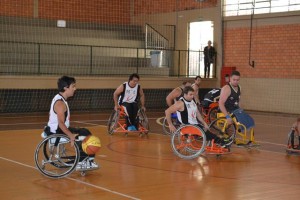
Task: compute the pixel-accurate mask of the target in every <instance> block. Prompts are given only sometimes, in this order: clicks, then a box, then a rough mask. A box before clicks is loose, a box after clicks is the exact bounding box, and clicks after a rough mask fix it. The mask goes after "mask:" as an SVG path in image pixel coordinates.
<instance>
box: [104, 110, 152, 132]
mask: <svg viewBox="0 0 300 200" xmlns="http://www.w3.org/2000/svg"><path fill="white" fill-rule="evenodd" d="M127 117H128V116H127V114H126V112H125V110H124V107H123V106H120V108H119V109H118V110H117V111H115V110H113V111H112V113H111V115H110V117H109V120H108V124H107V132H108V133H109V134H110V135H112V134H114V133H124V134H125V135H126V136H127V135H128V133H129V132H130V133H139V135H140V136H143V135H148V133H149V121H148V117H147V115H146V113H145V111H144V110H143V109H139V110H138V113H137V120H138V122H139V123H138V127H137V128H138V130H136V131H131V130H127V124H126V118H127Z"/></svg>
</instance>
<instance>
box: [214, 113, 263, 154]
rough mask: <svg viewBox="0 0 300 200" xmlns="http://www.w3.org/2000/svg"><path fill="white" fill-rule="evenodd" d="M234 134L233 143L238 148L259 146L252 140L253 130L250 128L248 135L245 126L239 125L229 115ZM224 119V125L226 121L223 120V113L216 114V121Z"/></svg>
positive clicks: (232, 116) (234, 118) (233, 117)
mask: <svg viewBox="0 0 300 200" xmlns="http://www.w3.org/2000/svg"><path fill="white" fill-rule="evenodd" d="M230 116H231V118H232V121H233V124H234V127H235V130H236V134H235V141H234V143H235V144H236V145H238V146H245V147H247V148H252V147H259V146H260V145H259V144H258V143H257V142H256V141H255V138H254V128H253V127H252V128H250V130H249V134H247V133H248V130H247V128H246V126H245V125H244V124H241V123H240V122H238V121H237V119H236V117H235V116H234V115H233V114H230ZM220 118H221V119H223V120H224V119H225V121H226V123H227V120H226V118H225V115H224V114H223V113H218V114H217V120H218V119H220Z"/></svg>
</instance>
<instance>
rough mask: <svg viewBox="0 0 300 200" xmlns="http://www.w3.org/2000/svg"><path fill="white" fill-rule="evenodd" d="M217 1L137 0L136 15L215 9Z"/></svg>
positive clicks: (135, 4) (135, 3) (135, 2)
mask: <svg viewBox="0 0 300 200" xmlns="http://www.w3.org/2000/svg"><path fill="white" fill-rule="evenodd" d="M216 5H217V0H210V1H205V2H201V3H199V2H197V1H196V0H180V1H177V0H151V1H149V0H136V1H134V14H136V15H138V14H155V13H168V12H175V11H183V10H193V9H199V8H209V7H215V6H216Z"/></svg>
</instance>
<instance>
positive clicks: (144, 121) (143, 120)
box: [137, 109, 150, 134]
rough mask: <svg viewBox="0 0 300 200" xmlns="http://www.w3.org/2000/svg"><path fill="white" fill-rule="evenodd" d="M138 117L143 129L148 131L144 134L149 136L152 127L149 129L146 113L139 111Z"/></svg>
mask: <svg viewBox="0 0 300 200" xmlns="http://www.w3.org/2000/svg"><path fill="white" fill-rule="evenodd" d="M137 117H138V119H139V123H140V125H142V126H143V128H144V129H145V130H146V131H144V133H145V134H148V132H149V128H150V127H149V121H148V117H147V115H146V113H145V111H144V110H143V109H139V111H138V114H137Z"/></svg>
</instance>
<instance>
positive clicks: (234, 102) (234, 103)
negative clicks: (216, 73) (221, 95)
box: [225, 83, 241, 113]
mask: <svg viewBox="0 0 300 200" xmlns="http://www.w3.org/2000/svg"><path fill="white" fill-rule="evenodd" d="M228 85H229V87H230V95H229V96H228V98H227V100H226V101H225V108H226V110H227V111H228V112H229V113H232V112H233V111H234V110H236V109H238V108H240V106H239V102H240V97H241V88H240V86H239V85H237V87H234V86H232V85H231V84H230V83H229V84H228ZM236 89H237V90H236Z"/></svg>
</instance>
